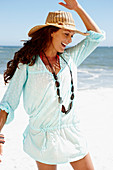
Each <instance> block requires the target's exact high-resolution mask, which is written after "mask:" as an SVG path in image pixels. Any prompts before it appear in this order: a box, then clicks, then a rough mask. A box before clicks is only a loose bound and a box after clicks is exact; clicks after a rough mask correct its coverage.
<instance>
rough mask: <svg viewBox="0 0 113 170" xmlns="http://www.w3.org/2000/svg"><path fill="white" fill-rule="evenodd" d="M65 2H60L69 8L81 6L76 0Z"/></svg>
mask: <svg viewBox="0 0 113 170" xmlns="http://www.w3.org/2000/svg"><path fill="white" fill-rule="evenodd" d="M64 1H65V3H63V2H59V4H60V5H62V6H64V7H65V8H67V9H70V10H75V11H76V9H77V8H78V7H79V6H80V4H79V3H78V2H77V1H76V0H64Z"/></svg>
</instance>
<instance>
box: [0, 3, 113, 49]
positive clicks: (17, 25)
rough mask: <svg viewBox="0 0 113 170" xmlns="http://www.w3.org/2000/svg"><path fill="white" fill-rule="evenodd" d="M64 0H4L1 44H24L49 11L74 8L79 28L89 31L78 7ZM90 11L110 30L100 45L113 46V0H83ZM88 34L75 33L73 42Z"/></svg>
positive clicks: (83, 5)
mask: <svg viewBox="0 0 113 170" xmlns="http://www.w3.org/2000/svg"><path fill="white" fill-rule="evenodd" d="M59 2H63V0H61V1H60V0H41V1H40V0H0V45H1V46H2V45H6V46H7V45H13V46H16V45H19V46H21V45H22V42H21V40H28V39H29V37H28V35H27V33H28V32H29V30H30V29H31V28H32V27H34V26H36V25H40V24H44V23H45V20H46V17H47V15H48V12H49V11H57V10H63V11H68V12H71V13H72V15H73V18H74V20H75V25H76V28H77V29H79V30H81V31H84V32H85V31H86V29H85V26H84V24H83V23H82V21H81V19H80V17H79V16H78V15H77V13H76V12H75V11H72V10H71V11H70V10H68V9H66V8H64V7H63V6H61V5H59V4H58V3H59ZM78 2H79V3H80V4H81V5H82V7H83V8H84V9H85V10H86V12H87V13H88V14H89V15H90V16H91V17H92V19H93V20H94V21H95V22H96V23H97V25H98V26H99V27H100V29H102V30H104V31H105V32H106V40H105V41H103V42H101V44H100V46H113V0H106V1H105V0H94V1H92V0H79V1H78ZM83 38H84V37H83V36H81V35H75V36H74V38H73V42H72V45H73V44H75V43H78V42H79V41H81V39H83Z"/></svg>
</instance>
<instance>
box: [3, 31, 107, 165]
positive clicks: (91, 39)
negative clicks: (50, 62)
mask: <svg viewBox="0 0 113 170" xmlns="http://www.w3.org/2000/svg"><path fill="white" fill-rule="evenodd" d="M87 32H88V33H89V35H88V36H87V37H86V38H85V39H84V40H82V41H81V42H80V43H78V44H77V45H76V46H73V47H71V48H67V49H65V51H64V53H62V54H60V55H62V57H63V58H65V60H66V61H67V62H68V64H69V66H70V69H71V70H72V75H73V81H74V94H75V98H74V102H73V107H72V109H71V111H70V112H69V113H68V114H65V113H63V112H61V107H62V104H59V103H58V97H57V92H56V90H57V89H56V86H55V80H54V78H53V75H52V73H51V72H49V71H48V69H47V68H46V67H45V65H44V63H43V62H42V60H41V58H40V57H39V56H37V58H36V62H35V64H34V65H33V66H29V65H27V64H22V63H20V64H19V68H17V69H16V71H15V74H14V76H13V77H12V79H11V81H10V83H9V85H8V88H7V90H6V92H5V94H4V97H3V99H2V101H1V103H0V109H2V110H5V111H6V112H7V113H8V117H7V121H6V124H8V123H10V122H11V121H12V120H13V119H14V110H15V109H16V108H17V106H18V104H19V100H20V96H21V93H22V92H23V105H24V108H25V111H26V113H27V114H28V115H29V124H28V125H27V127H26V129H25V131H24V134H23V137H24V139H23V149H24V151H25V152H26V153H27V154H28V155H29V156H30V157H32V158H33V159H34V160H36V161H39V162H42V163H46V164H62V163H67V162H73V161H77V160H80V159H82V158H83V157H85V156H86V155H87V153H88V149H87V142H86V138H85V137H84V135H83V133H82V131H81V129H80V125H79V124H80V121H79V116H78V113H77V67H78V66H79V65H80V64H81V63H82V62H83V61H84V59H85V58H86V57H87V56H88V55H89V54H90V53H91V52H92V51H93V50H94V49H95V48H96V47H97V45H98V44H99V42H100V41H102V40H103V39H104V33H101V34H100V33H96V32H94V31H87ZM59 59H60V67H61V69H60V71H59V73H58V74H57V76H58V80H59V82H60V93H61V96H62V98H63V104H64V106H65V107H66V108H68V105H69V103H70V95H71V76H70V71H69V68H68V66H67V64H66V63H65V62H64V60H63V59H62V58H61V57H60V58H59Z"/></svg>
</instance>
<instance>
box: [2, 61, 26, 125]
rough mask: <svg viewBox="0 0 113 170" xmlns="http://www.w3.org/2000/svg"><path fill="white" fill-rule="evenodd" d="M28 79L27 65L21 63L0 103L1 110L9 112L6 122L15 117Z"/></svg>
mask: <svg viewBox="0 0 113 170" xmlns="http://www.w3.org/2000/svg"><path fill="white" fill-rule="evenodd" d="M26 80H27V65H26V64H22V63H20V64H19V65H18V68H17V69H16V71H15V73H14V75H13V77H12V79H11V81H10V83H9V85H8V88H7V90H6V92H5V94H4V96H3V99H2V101H1V103H0V110H5V111H6V112H7V113H8V116H7V120H6V124H8V123H10V122H11V121H12V120H13V119H14V110H15V109H16V108H17V106H18V104H19V101H20V96H21V93H22V90H23V87H24V84H25V82H26Z"/></svg>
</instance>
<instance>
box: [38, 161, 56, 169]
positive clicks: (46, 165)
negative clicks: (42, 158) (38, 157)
mask: <svg viewBox="0 0 113 170" xmlns="http://www.w3.org/2000/svg"><path fill="white" fill-rule="evenodd" d="M36 164H37V167H38V170H56V169H57V165H49V164H44V163H42V162H38V161H36Z"/></svg>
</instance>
